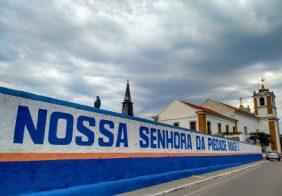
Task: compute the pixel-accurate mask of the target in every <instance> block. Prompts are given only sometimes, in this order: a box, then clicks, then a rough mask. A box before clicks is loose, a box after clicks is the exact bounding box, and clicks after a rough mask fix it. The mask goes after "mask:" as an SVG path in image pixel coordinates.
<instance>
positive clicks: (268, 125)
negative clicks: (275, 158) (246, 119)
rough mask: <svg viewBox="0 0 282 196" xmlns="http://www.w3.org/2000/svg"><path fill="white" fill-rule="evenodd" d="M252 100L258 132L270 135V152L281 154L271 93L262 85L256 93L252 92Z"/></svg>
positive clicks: (277, 124) (272, 94)
mask: <svg viewBox="0 0 282 196" xmlns="http://www.w3.org/2000/svg"><path fill="white" fill-rule="evenodd" d="M262 82H263V81H262ZM253 99H254V110H255V115H256V116H257V117H258V118H259V131H260V132H265V133H268V134H270V136H271V139H272V141H273V143H272V144H271V150H275V151H278V152H280V153H281V145H280V135H279V123H278V121H279V119H278V117H277V112H276V105H275V95H274V93H273V91H270V90H269V89H268V88H265V86H264V84H263V83H262V84H261V86H260V88H259V89H258V92H256V91H254V93H253Z"/></svg>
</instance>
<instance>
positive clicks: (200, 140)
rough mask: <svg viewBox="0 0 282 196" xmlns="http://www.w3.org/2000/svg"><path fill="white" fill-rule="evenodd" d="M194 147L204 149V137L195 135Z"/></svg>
mask: <svg viewBox="0 0 282 196" xmlns="http://www.w3.org/2000/svg"><path fill="white" fill-rule="evenodd" d="M196 149H197V150H205V138H204V137H203V136H199V135H197V136H196Z"/></svg>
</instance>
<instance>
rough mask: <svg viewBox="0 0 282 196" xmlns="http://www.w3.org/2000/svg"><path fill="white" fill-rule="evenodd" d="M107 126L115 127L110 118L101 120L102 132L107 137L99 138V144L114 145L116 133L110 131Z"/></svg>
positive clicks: (100, 127) (100, 128)
mask: <svg viewBox="0 0 282 196" xmlns="http://www.w3.org/2000/svg"><path fill="white" fill-rule="evenodd" d="M106 127H108V128H110V129H113V128H114V123H113V122H112V121H110V120H101V121H100V126H99V130H100V133H101V134H103V135H104V136H105V137H106V138H107V139H105V138H99V140H98V141H99V146H105V147H109V146H112V145H113V143H114V134H113V133H112V132H111V131H109V130H108V129H107V128H106Z"/></svg>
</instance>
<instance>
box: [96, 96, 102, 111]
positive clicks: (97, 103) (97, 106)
mask: <svg viewBox="0 0 282 196" xmlns="http://www.w3.org/2000/svg"><path fill="white" fill-rule="evenodd" d="M94 107H95V108H100V107H101V100H100V98H99V96H97V97H96V100H95V102H94Z"/></svg>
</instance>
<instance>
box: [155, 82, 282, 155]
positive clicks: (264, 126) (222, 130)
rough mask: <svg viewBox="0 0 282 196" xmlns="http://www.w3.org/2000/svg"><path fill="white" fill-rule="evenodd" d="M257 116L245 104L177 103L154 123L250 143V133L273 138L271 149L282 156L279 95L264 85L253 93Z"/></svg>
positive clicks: (169, 106)
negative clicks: (278, 110)
mask: <svg viewBox="0 0 282 196" xmlns="http://www.w3.org/2000/svg"><path fill="white" fill-rule="evenodd" d="M253 104H254V112H253V113H252V112H251V110H250V108H249V107H244V106H243V105H242V104H241V105H240V107H238V108H236V107H233V106H230V105H228V104H225V103H222V102H219V101H216V100H212V99H206V100H205V101H204V102H203V103H202V105H200V106H199V105H195V104H192V103H188V102H185V101H183V100H175V101H173V102H172V103H171V104H169V105H168V106H167V107H166V109H165V110H164V111H163V112H161V113H160V114H159V115H158V116H156V117H154V119H155V120H156V121H158V122H163V123H167V124H171V125H175V126H181V127H184V128H188V129H192V130H197V131H200V132H202V133H206V134H211V135H217V136H224V137H229V138H231V139H234V140H237V141H247V138H248V137H249V134H250V133H253V132H265V133H268V134H270V136H271V138H272V141H273V143H272V144H271V146H269V149H271V150H275V151H279V152H281V145H280V135H279V124H278V121H279V119H278V118H277V111H276V110H277V109H276V105H275V95H274V93H273V92H271V91H270V90H269V89H268V88H265V87H264V85H262V86H261V87H260V89H259V90H258V92H254V93H253Z"/></svg>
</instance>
